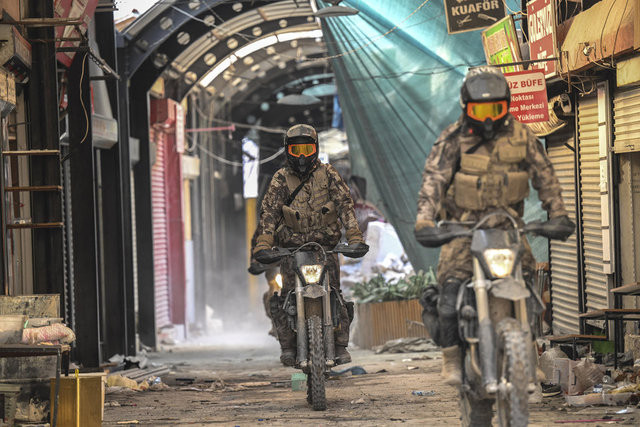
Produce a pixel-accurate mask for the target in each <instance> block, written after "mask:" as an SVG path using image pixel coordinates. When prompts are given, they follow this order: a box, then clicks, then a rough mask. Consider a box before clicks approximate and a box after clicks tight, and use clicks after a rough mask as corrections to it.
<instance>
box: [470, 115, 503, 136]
mask: <svg viewBox="0 0 640 427" xmlns="http://www.w3.org/2000/svg"><path fill="white" fill-rule="evenodd" d="M465 122H466V124H467V126H468V127H469V128H471V129H472V130H473V133H474V135H478V136H479V137H480V138H482V139H483V140H485V141H488V140H490V139H493V138H494V137H495V136H496V133H498V130H500V129H501V128H502V126H503V125H504V122H505V118H503V119H500V120H495V121H494V120H491V119H486V120H485V121H484V122H483V123H481V122H478V121H477V120H473V119H470V118H469V117H467V116H466V115H465Z"/></svg>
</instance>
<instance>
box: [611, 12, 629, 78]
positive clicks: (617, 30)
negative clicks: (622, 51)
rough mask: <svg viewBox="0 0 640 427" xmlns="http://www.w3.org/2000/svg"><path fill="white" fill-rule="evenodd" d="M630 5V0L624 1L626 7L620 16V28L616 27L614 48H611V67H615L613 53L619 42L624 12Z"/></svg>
mask: <svg viewBox="0 0 640 427" xmlns="http://www.w3.org/2000/svg"><path fill="white" fill-rule="evenodd" d="M628 5H629V0H627V1H626V2H625V3H624V9H623V10H622V15H621V16H620V22H619V23H618V28H617V29H616V36H615V38H614V39H613V48H612V49H611V67H614V68H615V65H614V63H613V55H614V54H615V53H616V43H617V42H618V33H619V32H620V27H621V26H622V21H623V20H624V14H625V13H626V12H627V6H628Z"/></svg>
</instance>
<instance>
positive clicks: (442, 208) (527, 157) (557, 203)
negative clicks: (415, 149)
mask: <svg viewBox="0 0 640 427" xmlns="http://www.w3.org/2000/svg"><path fill="white" fill-rule="evenodd" d="M505 141H507V142H508V143H509V144H505ZM498 143H503V144H505V145H507V146H508V147H512V146H515V147H521V157H520V158H518V157H517V156H515V157H514V158H513V159H512V160H513V161H511V162H510V163H509V162H505V161H504V159H501V158H500V157H499V154H498V153H497V152H496V150H494V148H496V144H498ZM468 147H469V148H468ZM463 150H465V151H464V153H465V154H468V153H470V152H475V150H477V151H482V153H483V154H485V155H488V156H489V157H490V158H491V160H490V163H489V165H490V166H489V168H494V167H496V166H494V165H498V167H499V166H500V165H501V164H502V165H507V166H508V169H505V170H509V171H510V173H520V174H521V175H522V173H523V172H526V175H524V176H525V177H526V178H528V179H530V180H531V182H532V184H533V187H534V188H535V189H536V190H537V191H538V197H539V198H540V200H541V201H542V207H543V208H544V209H545V210H546V211H547V212H548V213H549V216H550V217H551V218H555V217H559V216H565V215H567V212H566V210H565V207H564V203H563V201H562V197H561V189H560V184H559V183H558V179H557V178H556V175H555V173H554V171H553V166H552V165H551V162H550V161H549V159H548V158H547V155H546V153H545V151H544V148H543V146H542V144H541V143H540V142H539V141H538V140H537V139H536V137H535V135H533V133H531V131H530V130H529V129H528V128H527V127H526V126H525V125H523V124H521V123H519V122H518V121H517V120H515V119H514V118H513V117H512V116H510V115H509V116H508V117H507V120H506V121H505V123H504V126H503V127H502V128H501V129H500V130H499V131H498V132H497V133H496V135H495V137H494V138H493V139H491V140H488V141H485V142H482V140H481V138H480V137H479V136H477V135H474V134H473V133H472V132H471V131H469V130H468V128H467V127H466V126H464V125H463V123H462V119H460V120H458V121H457V122H456V123H454V124H452V125H451V126H449V127H448V128H447V129H446V130H445V131H444V132H443V133H442V134H441V135H440V137H439V138H438V140H437V141H436V142H435V144H434V145H433V148H432V150H431V153H430V154H429V157H428V158H427V161H426V165H425V168H424V172H423V180H422V187H421V189H420V193H419V196H418V215H417V221H416V227H417V228H420V224H425V222H427V221H433V222H436V220H437V219H446V220H454V221H465V220H466V221H476V220H478V219H480V218H481V217H483V216H484V215H485V214H487V213H488V212H490V211H492V210H495V209H496V208H498V207H502V208H504V209H506V210H507V211H508V212H510V213H511V214H512V215H513V216H515V217H518V218H521V217H522V215H523V213H524V201H523V200H520V201H517V202H515V203H509V202H508V200H509V194H508V193H507V192H508V188H507V187H506V186H505V185H503V184H502V183H500V184H499V185H496V186H495V187H494V188H493V189H492V190H491V191H494V192H493V193H491V194H489V195H486V194H483V195H481V197H484V202H483V203H484V204H485V205H486V206H484V209H479V210H472V209H468V208H463V207H461V206H460V204H461V203H464V201H462V200H460V199H456V194H455V193H456V191H455V185H453V184H454V182H457V181H456V175H457V174H459V173H460V170H461V157H462V155H461V152H462V151H463ZM512 151H517V150H515V149H514V150H512ZM503 157H508V156H503ZM466 166H468V165H466ZM472 166H473V165H472ZM505 168H506V167H505ZM494 172H496V174H499V173H500V172H499V171H495V170H494ZM528 179H525V180H524V183H526V186H527V187H526V188H527V189H526V192H527V193H528ZM483 184H484V183H483ZM523 185H524V184H523ZM478 186H480V185H479V184H478ZM471 189H472V191H476V192H477V193H478V194H480V193H482V192H483V191H485V189H484V185H483V186H482V189H480V188H476V187H475V185H472V186H471ZM520 190H521V191H524V189H522V188H521V189H520ZM466 191H467V194H469V189H468V188H467V189H466ZM495 191H497V192H502V193H504V194H498V193H496V192H495ZM487 200H493V202H487ZM506 225H507V224H506V220H501V219H498V220H497V221H494V222H493V223H491V222H489V223H487V227H502V226H506ZM470 245H471V240H470V239H469V238H458V239H454V240H453V241H451V242H449V243H447V244H445V245H443V246H442V248H441V252H440V258H439V262H438V269H437V277H438V283H439V285H440V286H441V292H440V295H441V296H440V300H439V303H438V312H439V317H440V319H441V323H442V331H441V336H442V338H443V340H444V342H443V343H442V344H441V345H442V346H443V347H448V346H450V345H456V344H457V340H458V338H457V319H456V317H455V316H456V312H455V299H456V296H457V289H458V287H459V286H460V284H461V283H462V282H464V281H465V280H467V279H469V278H470V277H471V276H472V275H473V262H472V256H471V251H470ZM525 247H526V250H525V254H524V256H523V261H522V262H523V272H525V274H526V275H527V276H530V275H531V274H532V272H533V271H534V270H535V259H534V257H533V255H532V253H531V249H530V247H529V244H528V243H527V242H526V240H525Z"/></svg>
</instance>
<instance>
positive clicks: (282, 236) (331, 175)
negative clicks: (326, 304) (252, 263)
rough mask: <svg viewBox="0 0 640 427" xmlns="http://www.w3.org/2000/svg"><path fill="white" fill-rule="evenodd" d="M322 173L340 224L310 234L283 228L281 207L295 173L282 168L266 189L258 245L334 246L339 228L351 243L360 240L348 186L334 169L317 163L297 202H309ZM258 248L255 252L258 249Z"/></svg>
mask: <svg viewBox="0 0 640 427" xmlns="http://www.w3.org/2000/svg"><path fill="white" fill-rule="evenodd" d="M322 169H323V170H322ZM321 173H326V176H327V184H328V199H329V200H330V201H331V202H333V204H334V206H335V211H336V214H337V218H338V219H339V222H338V221H337V220H336V221H334V223H333V224H332V225H330V226H327V227H324V228H320V229H316V230H314V231H311V232H296V231H294V230H293V229H291V228H290V227H288V226H287V225H285V223H284V220H283V219H284V218H283V206H284V205H285V203H286V202H287V199H288V198H289V195H290V189H289V186H288V185H287V176H289V175H292V174H294V172H293V171H292V170H291V169H290V168H289V167H283V168H281V169H280V170H278V171H277V172H276V173H275V174H274V175H273V178H272V179H271V183H270V184H269V188H268V189H267V192H266V194H265V195H264V198H263V200H262V207H261V212H260V221H259V224H258V230H261V232H260V236H258V237H257V239H256V240H257V242H258V244H260V243H261V242H262V243H263V244H265V243H266V244H267V245H271V246H273V245H274V244H275V242H277V244H278V245H280V246H283V247H294V246H300V245H302V244H304V243H307V242H316V243H320V244H321V245H323V246H326V247H333V246H335V245H336V244H338V243H339V242H340V238H341V237H342V226H344V228H345V229H346V237H347V240H348V241H349V242H350V243H355V242H358V241H362V232H361V231H360V229H359V228H358V222H357V220H356V216H355V212H354V207H353V201H352V199H351V195H350V193H349V187H348V186H347V184H346V183H345V182H344V181H343V180H342V178H341V177H340V175H339V174H338V172H337V171H336V170H335V169H334V168H333V166H331V165H325V164H322V163H320V162H318V163H317V166H316V167H315V168H314V171H313V176H312V177H311V179H310V180H309V181H307V182H306V183H305V184H304V186H303V187H302V189H301V190H300V192H299V193H298V194H297V196H296V202H297V203H300V202H301V201H302V202H304V201H305V200H310V199H312V194H311V192H312V189H313V188H314V185H313V181H314V180H316V179H318V174H321ZM259 246H260V245H258V248H257V250H259V249H261V248H260V247H259Z"/></svg>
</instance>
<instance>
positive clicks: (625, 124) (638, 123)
mask: <svg viewBox="0 0 640 427" xmlns="http://www.w3.org/2000/svg"><path fill="white" fill-rule="evenodd" d="M613 111H614V120H615V128H614V135H615V144H614V148H615V152H616V153H625V152H632V151H640V88H634V89H627V90H622V91H619V92H617V93H616V94H615V96H614V98H613Z"/></svg>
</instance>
